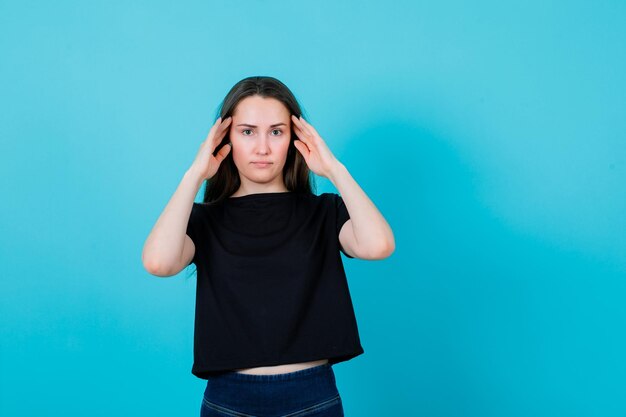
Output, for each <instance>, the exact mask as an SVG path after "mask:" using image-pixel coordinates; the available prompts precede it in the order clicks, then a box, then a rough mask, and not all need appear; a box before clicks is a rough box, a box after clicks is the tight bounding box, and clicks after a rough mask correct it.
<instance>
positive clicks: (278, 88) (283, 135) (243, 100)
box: [204, 77, 312, 202]
mask: <svg viewBox="0 0 626 417" xmlns="http://www.w3.org/2000/svg"><path fill="white" fill-rule="evenodd" d="M292 114H293V115H295V116H296V117H299V116H300V115H301V114H302V112H301V109H300V105H299V104H298V102H297V100H296V98H295V97H294V95H293V93H292V92H291V91H290V90H289V88H287V86H286V85H284V84H283V83H282V82H280V81H279V80H277V79H276V78H273V77H248V78H245V79H243V80H241V81H239V82H238V83H237V84H235V85H234V86H233V87H232V88H231V90H230V91H229V92H228V94H227V95H226V97H225V98H224V100H223V101H222V103H221V105H220V108H219V116H216V119H217V117H220V116H221V117H222V120H224V119H226V118H227V117H232V118H233V119H232V121H231V125H230V129H229V132H228V133H227V134H226V136H225V137H224V139H223V140H222V142H221V143H220V144H219V145H218V146H217V148H216V150H215V153H217V151H219V150H220V148H221V147H222V146H223V145H224V144H226V143H229V142H230V143H231V147H232V149H231V151H230V152H229V153H228V155H227V157H226V158H225V159H224V160H223V161H222V163H221V164H220V167H219V169H218V171H217V173H216V174H215V175H214V176H213V177H212V178H210V179H209V180H208V181H207V186H206V189H205V193H204V202H217V201H220V200H222V199H224V198H227V197H229V196H230V195H232V194H233V193H234V192H235V191H237V190H238V189H239V187H240V186H241V185H242V182H244V183H246V184H251V183H254V184H264V185H268V186H274V187H276V186H277V185H284V187H285V188H287V190H289V191H296V192H312V190H311V185H312V181H311V178H310V177H311V176H310V171H309V168H308V167H307V165H306V163H305V161H304V158H303V157H302V155H301V154H300V152H298V150H297V149H296V148H295V146H294V144H293V141H294V140H295V139H297V136H296V135H295V133H294V131H293V127H292V122H291V115H292ZM259 161H267V162H270V163H269V164H268V165H263V164H260V163H255V162H259ZM242 176H243V178H241V177H242Z"/></svg>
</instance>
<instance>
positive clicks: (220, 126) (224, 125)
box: [191, 117, 233, 180]
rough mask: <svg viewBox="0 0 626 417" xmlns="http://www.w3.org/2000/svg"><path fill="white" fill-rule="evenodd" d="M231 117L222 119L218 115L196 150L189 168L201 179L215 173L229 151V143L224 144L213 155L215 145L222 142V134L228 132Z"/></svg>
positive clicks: (224, 134)
mask: <svg viewBox="0 0 626 417" xmlns="http://www.w3.org/2000/svg"><path fill="white" fill-rule="evenodd" d="M232 119H233V118H232V117H227V118H226V119H224V120H222V118H221V117H219V118H218V119H217V120H216V121H215V124H213V126H212V127H211V130H210V131H209V134H208V135H207V137H206V139H205V140H204V142H202V143H201V144H200V150H199V151H198V154H197V155H196V159H195V160H194V161H193V164H192V165H191V168H192V169H193V170H195V171H196V172H197V173H198V175H201V176H202V179H203V180H205V179H206V180H208V179H209V178H211V177H212V176H213V175H215V173H216V172H217V169H218V168H219V166H220V164H221V163H222V161H223V160H224V158H226V155H228V152H230V148H231V145H230V144H226V145H224V146H223V147H222V149H220V150H219V152H218V153H217V154H216V155H215V156H213V152H215V149H216V148H217V146H218V145H219V144H220V143H221V142H222V139H224V136H226V132H228V129H229V125H230V122H231V121H232Z"/></svg>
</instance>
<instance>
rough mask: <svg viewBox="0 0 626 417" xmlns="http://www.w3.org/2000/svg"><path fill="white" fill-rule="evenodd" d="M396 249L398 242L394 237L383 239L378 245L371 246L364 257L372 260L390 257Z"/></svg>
mask: <svg viewBox="0 0 626 417" xmlns="http://www.w3.org/2000/svg"><path fill="white" fill-rule="evenodd" d="M395 250H396V244H395V242H394V240H393V238H392V239H383V240H381V242H380V243H379V244H378V245H376V246H375V247H373V248H371V249H370V250H369V251H368V253H367V254H366V256H364V258H365V259H371V260H378V259H385V258H388V257H390V256H391V254H392V253H393V252H394V251H395Z"/></svg>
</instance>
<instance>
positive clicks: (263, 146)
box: [256, 136, 270, 155]
mask: <svg viewBox="0 0 626 417" xmlns="http://www.w3.org/2000/svg"><path fill="white" fill-rule="evenodd" d="M256 151H257V152H258V153H260V154H263V155H265V154H267V153H269V151H270V148H269V139H268V138H267V137H266V136H261V137H260V138H259V140H258V141H257V149H256Z"/></svg>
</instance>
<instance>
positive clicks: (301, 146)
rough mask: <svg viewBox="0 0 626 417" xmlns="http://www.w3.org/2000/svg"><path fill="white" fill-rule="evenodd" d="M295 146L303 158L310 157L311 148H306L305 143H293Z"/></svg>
mask: <svg viewBox="0 0 626 417" xmlns="http://www.w3.org/2000/svg"><path fill="white" fill-rule="evenodd" d="M293 146H295V147H296V149H297V150H298V151H299V152H300V153H301V154H302V156H304V158H305V159H306V158H308V157H309V154H310V153H311V151H309V148H308V147H307V146H306V144H304V142H301V141H299V140H296V141H294V142H293Z"/></svg>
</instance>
